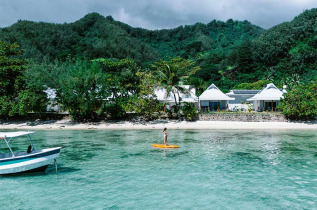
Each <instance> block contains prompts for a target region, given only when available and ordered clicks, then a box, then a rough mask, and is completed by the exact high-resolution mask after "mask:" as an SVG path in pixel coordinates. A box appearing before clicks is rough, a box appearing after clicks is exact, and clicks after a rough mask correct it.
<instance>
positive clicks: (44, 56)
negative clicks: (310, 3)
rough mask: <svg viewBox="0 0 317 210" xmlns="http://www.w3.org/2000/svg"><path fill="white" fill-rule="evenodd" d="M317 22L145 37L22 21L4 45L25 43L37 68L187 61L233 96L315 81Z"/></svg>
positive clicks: (308, 16)
mask: <svg viewBox="0 0 317 210" xmlns="http://www.w3.org/2000/svg"><path fill="white" fill-rule="evenodd" d="M316 19H317V9H311V10H307V11H305V12H303V13H302V14H300V15H299V16H297V17H295V18H294V20H293V21H291V22H285V23H282V24H280V25H277V26H275V27H272V28H270V29H268V30H264V29H262V28H260V27H258V26H255V25H252V24H251V23H250V22H248V21H233V20H231V19H229V20H228V21H226V22H222V21H216V20H213V21H211V22H210V23H208V24H202V23H197V24H194V25H186V26H180V27H178V28H175V29H164V30H146V29H142V28H134V27H131V26H129V25H127V24H125V23H121V22H119V21H115V20H114V19H113V18H112V17H110V16H109V17H103V16H101V15H99V14H97V13H91V14H88V15H86V16H85V17H83V18H81V19H80V20H78V21H76V22H73V23H65V24H52V23H43V22H39V23H37V22H31V21H18V22H17V23H15V24H13V25H12V26H10V27H6V28H2V29H0V40H4V41H8V42H11V43H13V42H17V43H19V44H20V45H21V46H22V48H23V49H24V50H25V52H24V54H23V57H24V58H32V59H34V60H36V61H38V62H43V61H53V60H55V59H59V60H65V59H67V58H69V57H70V58H80V59H94V58H117V59H122V58H131V59H133V60H135V61H136V62H137V63H138V64H139V65H142V66H147V65H148V64H149V63H152V62H154V61H157V60H159V59H165V58H169V57H176V56H181V57H184V58H190V59H193V60H194V61H195V62H196V64H197V65H199V66H200V67H201V69H200V70H199V71H198V72H197V73H196V75H195V76H196V77H198V78H202V79H203V80H204V81H205V82H206V83H211V82H213V83H215V84H216V85H218V86H219V87H221V88H223V89H225V90H227V89H229V88H232V87H234V86H235V85H237V84H239V83H242V82H255V81H258V80H260V79H262V80H263V79H264V80H270V81H273V82H275V83H277V84H278V85H281V84H283V83H287V84H291V83H292V82H293V83H306V82H307V81H311V80H316V79H317V78H316V66H317V65H316V60H317V59H316V58H317V36H316V34H317V21H316Z"/></svg>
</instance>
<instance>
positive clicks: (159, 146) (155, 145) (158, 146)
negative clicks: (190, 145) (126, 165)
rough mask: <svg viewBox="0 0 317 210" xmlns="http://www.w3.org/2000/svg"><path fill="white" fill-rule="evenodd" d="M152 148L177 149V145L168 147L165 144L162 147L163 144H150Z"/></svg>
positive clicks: (168, 145)
mask: <svg viewBox="0 0 317 210" xmlns="http://www.w3.org/2000/svg"><path fill="white" fill-rule="evenodd" d="M151 145H152V146H153V147H157V148H170V149H171V148H179V146H178V145H170V144H167V145H164V144H151Z"/></svg>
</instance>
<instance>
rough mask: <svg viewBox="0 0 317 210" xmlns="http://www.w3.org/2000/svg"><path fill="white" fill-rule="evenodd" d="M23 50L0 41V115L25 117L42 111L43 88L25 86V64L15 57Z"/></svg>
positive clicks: (43, 103) (43, 107)
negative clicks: (31, 112) (33, 112)
mask: <svg viewBox="0 0 317 210" xmlns="http://www.w3.org/2000/svg"><path fill="white" fill-rule="evenodd" d="M22 52H23V50H22V49H21V48H20V46H19V45H18V44H16V43H14V44H8V43H6V42H2V41H0V78H1V79H0V115H2V116H15V115H26V114H27V113H28V112H30V111H43V110H44V109H45V104H46V95H45V93H44V92H43V87H39V86H35V85H32V84H27V81H26V78H25V76H24V73H25V70H26V68H27V63H26V61H25V60H23V59H19V58H18V57H17V56H19V55H21V54H22Z"/></svg>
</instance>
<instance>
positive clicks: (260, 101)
mask: <svg viewBox="0 0 317 210" xmlns="http://www.w3.org/2000/svg"><path fill="white" fill-rule="evenodd" d="M283 88H284V89H283V90H280V89H278V88H277V87H276V86H275V85H274V84H273V83H270V84H267V85H266V87H265V88H263V89H262V90H261V91H260V92H258V93H257V94H256V95H255V96H253V97H251V98H249V99H247V100H248V101H253V106H254V110H256V111H276V107H277V106H278V105H279V103H280V100H281V98H282V99H283V98H284V97H283V94H284V93H286V90H285V88H286V86H283Z"/></svg>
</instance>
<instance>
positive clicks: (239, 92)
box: [226, 90, 260, 95]
mask: <svg viewBox="0 0 317 210" xmlns="http://www.w3.org/2000/svg"><path fill="white" fill-rule="evenodd" d="M258 92H260V90H231V91H230V92H229V93H226V95H252V94H254V95H255V94H257V93H258Z"/></svg>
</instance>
